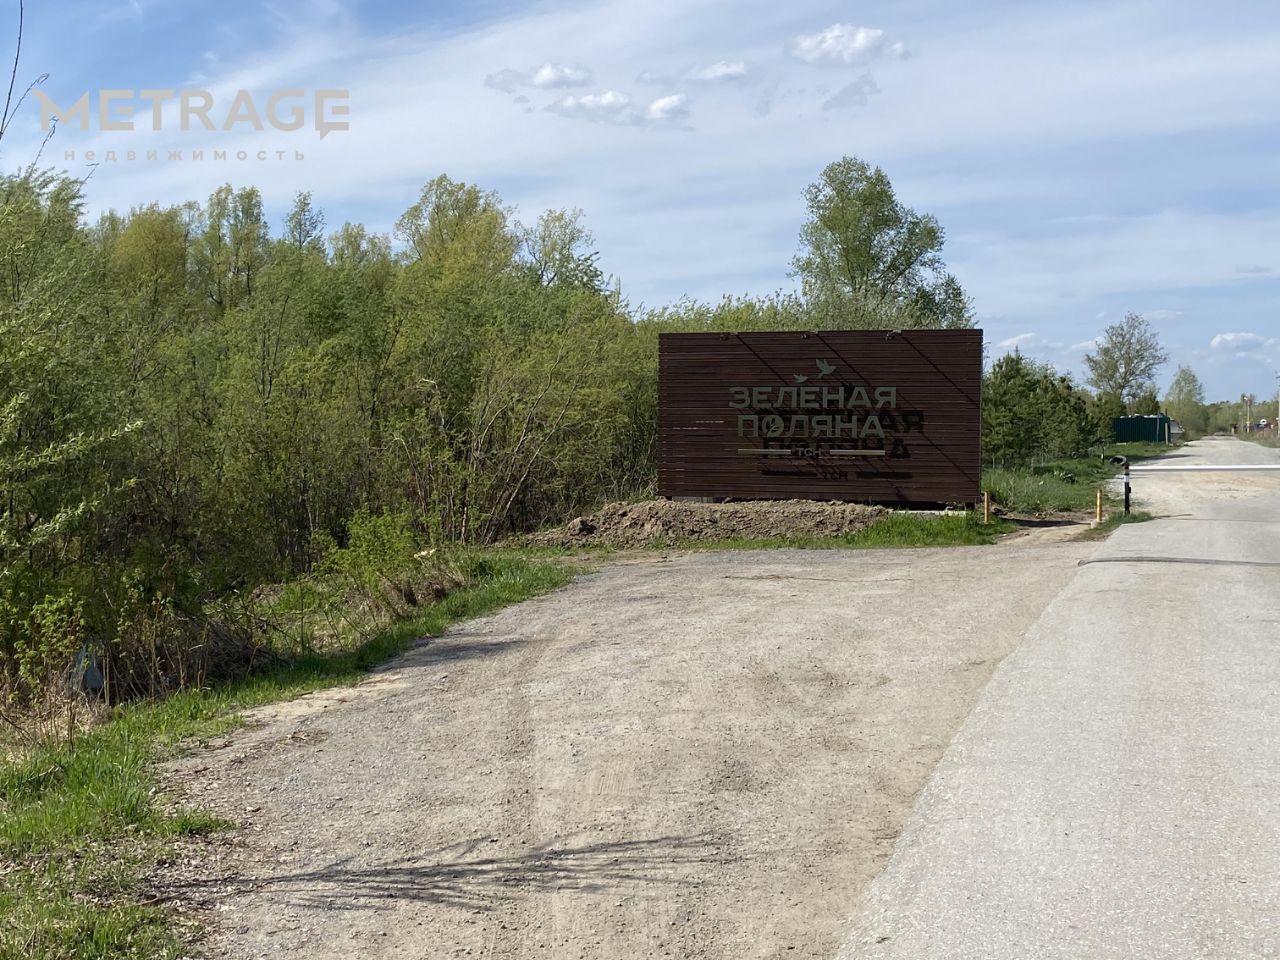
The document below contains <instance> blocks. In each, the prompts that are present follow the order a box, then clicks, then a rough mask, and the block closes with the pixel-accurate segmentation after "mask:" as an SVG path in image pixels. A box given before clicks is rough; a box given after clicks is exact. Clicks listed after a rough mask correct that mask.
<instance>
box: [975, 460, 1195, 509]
mask: <svg viewBox="0 0 1280 960" xmlns="http://www.w3.org/2000/svg"><path fill="white" fill-rule="evenodd" d="M1172 449H1173V448H1171V447H1168V446H1166V445H1165V444H1162V443H1118V444H1112V445H1111V446H1109V447H1106V448H1105V449H1104V450H1103V451H1102V453H1101V455H1099V456H1092V457H1077V458H1073V459H1069V460H1055V461H1052V462H1050V463H1045V464H1041V465H1038V466H1034V467H1017V468H994V469H991V468H989V469H986V470H984V471H983V473H982V486H983V489H985V490H986V491H987V492H988V493H989V494H991V499H992V501H993V502H994V503H997V504H999V505H1000V506H1001V507H1003V508H1004V509H1005V510H1008V511H1012V512H1014V513H1031V514H1042V513H1078V512H1082V511H1087V510H1092V509H1093V508H1094V506H1095V503H1096V497H1097V491H1098V488H1099V487H1101V486H1102V485H1103V484H1105V483H1106V482H1107V481H1108V480H1109V479H1111V478H1112V477H1114V476H1115V475H1116V474H1117V473H1119V472H1120V469H1121V468H1119V467H1117V466H1115V465H1114V464H1112V463H1109V462H1108V460H1109V458H1110V457H1113V456H1116V455H1121V456H1125V457H1128V458H1129V460H1130V462H1136V461H1139V460H1148V459H1151V458H1152V457H1159V456H1163V455H1167V454H1168V453H1169V452H1170V451H1171V450H1172ZM1103 499H1104V502H1110V498H1109V497H1107V496H1106V495H1105V493H1104V497H1103Z"/></svg>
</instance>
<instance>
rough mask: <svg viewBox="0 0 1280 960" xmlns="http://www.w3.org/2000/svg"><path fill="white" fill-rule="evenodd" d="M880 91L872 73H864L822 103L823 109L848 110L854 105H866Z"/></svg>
mask: <svg viewBox="0 0 1280 960" xmlns="http://www.w3.org/2000/svg"><path fill="white" fill-rule="evenodd" d="M879 92H880V88H879V87H877V86H876V82H875V80H873V79H872V77H871V74H869V73H864V74H863V75H862V76H860V77H858V79H856V80H854V81H853V82H852V83H850V84H847V85H845V86H844V87H842V88H841V89H840V90H838V91H837V92H836V93H835V94H834V95H832V96H830V97H828V98H827V100H826V101H825V102H824V103H823V104H822V109H823V110H848V109H850V108H852V107H865V106H866V105H867V101H868V100H870V99H871V97H872V96H873V95H875V94H877V93H879Z"/></svg>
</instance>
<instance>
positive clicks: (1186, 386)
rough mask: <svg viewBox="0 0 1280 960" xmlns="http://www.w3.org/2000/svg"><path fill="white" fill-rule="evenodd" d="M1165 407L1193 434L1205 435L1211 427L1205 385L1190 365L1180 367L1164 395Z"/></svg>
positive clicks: (1170, 414)
mask: <svg viewBox="0 0 1280 960" xmlns="http://www.w3.org/2000/svg"><path fill="white" fill-rule="evenodd" d="M1164 403H1165V409H1166V411H1167V412H1168V414H1169V416H1171V417H1173V418H1174V419H1175V420H1177V421H1178V422H1179V423H1180V424H1182V427H1183V429H1184V430H1186V431H1187V433H1188V434H1190V435H1192V436H1197V437H1198V436H1203V435H1204V434H1205V433H1207V432H1208V429H1209V411H1208V409H1207V408H1206V406H1205V402H1204V387H1203V386H1202V385H1201V383H1200V378H1199V377H1197V376H1196V375H1195V371H1193V370H1192V369H1191V368H1190V367H1187V366H1181V367H1178V372H1177V373H1175V374H1174V375H1173V381H1172V382H1171V383H1170V384H1169V391H1168V392H1167V393H1166V394H1165V397H1164Z"/></svg>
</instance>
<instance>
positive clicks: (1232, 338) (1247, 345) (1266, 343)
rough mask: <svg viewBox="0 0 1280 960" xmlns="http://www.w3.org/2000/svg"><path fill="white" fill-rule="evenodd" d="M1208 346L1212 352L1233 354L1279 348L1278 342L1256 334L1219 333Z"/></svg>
mask: <svg viewBox="0 0 1280 960" xmlns="http://www.w3.org/2000/svg"><path fill="white" fill-rule="evenodd" d="M1209 346H1210V347H1211V348H1212V349H1214V350H1230V351H1232V352H1233V353H1256V352H1258V351H1261V350H1270V349H1271V348H1273V347H1280V340H1278V339H1276V338H1275V337H1263V336H1260V335H1259V334H1256V333H1219V334H1218V335H1217V336H1215V337H1214V338H1213V339H1212V340H1211V341H1209Z"/></svg>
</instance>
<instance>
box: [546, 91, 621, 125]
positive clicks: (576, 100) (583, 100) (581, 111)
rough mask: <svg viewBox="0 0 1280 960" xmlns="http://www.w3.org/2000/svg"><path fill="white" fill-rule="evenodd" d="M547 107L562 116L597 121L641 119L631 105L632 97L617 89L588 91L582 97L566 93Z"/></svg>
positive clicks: (614, 121)
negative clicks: (601, 91)
mask: <svg viewBox="0 0 1280 960" xmlns="http://www.w3.org/2000/svg"><path fill="white" fill-rule="evenodd" d="M546 109H547V110H549V111H550V112H551V113H558V114H559V115H560V116H562V117H570V118H576V119H580V120H591V121H594V122H597V123H635V122H636V121H637V120H638V119H639V114H638V113H637V112H636V110H635V108H634V107H632V106H631V98H630V97H628V96H627V95H626V94H625V93H618V92H617V91H616V90H606V91H605V92H604V93H587V94H583V95H582V96H580V97H577V96H574V95H573V94H571V93H570V94H565V95H564V96H563V97H561V98H560V99H559V100H557V101H555V102H554V103H551V104H549V105H548V106H547V108H546Z"/></svg>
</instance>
